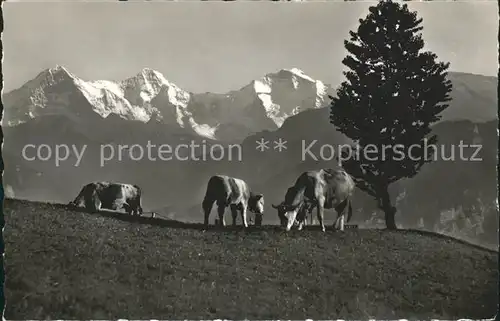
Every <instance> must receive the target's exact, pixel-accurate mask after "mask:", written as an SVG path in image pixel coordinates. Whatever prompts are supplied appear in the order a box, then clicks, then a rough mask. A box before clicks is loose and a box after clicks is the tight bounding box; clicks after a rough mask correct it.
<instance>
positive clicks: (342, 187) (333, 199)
mask: <svg viewBox="0 0 500 321" xmlns="http://www.w3.org/2000/svg"><path fill="white" fill-rule="evenodd" d="M354 187H355V183H354V181H353V179H352V177H351V176H350V175H349V174H348V173H347V172H345V171H344V170H334V169H330V168H326V169H320V170H313V171H307V172H304V173H302V174H301V175H300V176H299V177H298V178H297V181H296V182H295V185H294V186H292V187H290V188H289V189H288V191H287V193H286V195H285V200H284V201H283V202H281V204H279V205H274V204H273V205H272V206H273V208H275V209H277V210H278V217H279V219H280V222H281V225H282V226H283V227H285V229H286V231H290V229H291V227H292V225H293V224H294V222H295V221H296V220H297V221H298V223H299V229H301V228H302V225H303V221H304V220H305V213H306V210H305V209H308V210H310V211H312V208H313V207H316V209H317V213H318V221H319V224H320V225H321V230H322V231H323V232H324V231H325V230H326V229H325V225H324V221H323V211H324V209H325V208H326V209H331V208H334V209H335V210H336V211H337V219H336V220H335V223H334V228H337V225H338V224H340V230H341V231H343V230H344V214H343V212H344V209H345V208H346V206H348V207H349V211H348V217H347V221H349V220H350V219H351V216H352V206H351V200H350V196H351V195H352V193H353V191H354ZM304 204H305V205H304Z"/></svg>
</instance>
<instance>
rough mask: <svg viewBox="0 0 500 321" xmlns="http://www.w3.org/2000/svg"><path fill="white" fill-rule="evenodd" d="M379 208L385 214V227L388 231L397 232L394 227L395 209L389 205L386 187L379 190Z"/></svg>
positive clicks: (389, 198)
mask: <svg viewBox="0 0 500 321" xmlns="http://www.w3.org/2000/svg"><path fill="white" fill-rule="evenodd" d="M380 192H381V195H380V198H379V207H380V209H381V210H382V211H384V213H385V226H386V228H387V229H388V230H397V226H396V219H395V216H396V211H397V209H396V207H394V206H392V204H391V197H390V196H389V188H388V186H386V187H384V188H382V189H381V190H380Z"/></svg>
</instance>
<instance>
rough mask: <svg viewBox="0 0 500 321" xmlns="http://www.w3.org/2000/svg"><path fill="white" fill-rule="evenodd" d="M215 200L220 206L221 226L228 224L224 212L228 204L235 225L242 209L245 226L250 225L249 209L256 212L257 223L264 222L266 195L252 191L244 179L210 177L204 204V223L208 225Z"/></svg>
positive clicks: (219, 176)
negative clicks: (248, 218)
mask: <svg viewBox="0 0 500 321" xmlns="http://www.w3.org/2000/svg"><path fill="white" fill-rule="evenodd" d="M215 202H216V203H217V207H218V214H219V221H218V223H219V225H221V226H226V222H225V221H224V212H225V210H226V207H227V206H230V208H231V214H232V217H233V226H234V225H236V217H237V216H238V212H237V211H238V210H240V211H241V219H242V221H243V225H244V226H245V227H248V220H247V210H249V211H251V212H253V213H255V221H256V225H260V224H261V223H262V215H263V214H264V196H263V195H262V194H254V193H252V192H251V191H250V188H249V187H248V184H247V183H246V182H245V181H243V180H242V179H239V178H234V177H229V176H225V175H215V176H212V177H211V178H210V179H209V181H208V184H207V191H206V193H205V198H204V199H203V204H202V207H203V211H204V213H205V221H204V223H205V225H206V226H208V218H209V216H210V212H211V211H212V206H213V204H214V203H215Z"/></svg>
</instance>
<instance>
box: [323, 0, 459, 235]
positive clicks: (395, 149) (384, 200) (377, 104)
mask: <svg viewBox="0 0 500 321" xmlns="http://www.w3.org/2000/svg"><path fill="white" fill-rule="evenodd" d="M421 23H422V19H421V18H418V17H417V14H416V12H411V11H409V10H408V6H407V5H406V4H399V3H395V2H392V1H381V2H379V3H378V4H377V5H376V6H372V7H370V8H369V14H368V15H367V16H366V18H365V19H360V20H359V26H358V29H357V31H350V32H349V35H350V38H349V40H345V41H344V46H345V48H346V49H347V51H348V52H349V54H348V55H347V56H346V57H345V58H344V59H343V61H342V63H343V64H344V65H345V66H346V67H347V68H348V70H347V71H345V72H344V76H345V77H346V80H345V81H344V82H343V83H342V84H341V85H340V87H339V88H338V89H337V97H332V96H330V98H331V99H332V103H331V113H330V121H331V123H333V125H334V126H335V127H336V128H337V129H338V130H339V131H340V132H342V133H343V134H345V135H346V136H348V137H349V138H351V139H352V140H354V141H355V142H356V145H357V146H358V147H359V150H360V151H361V152H360V153H359V154H357V155H356V156H354V155H351V156H350V157H349V156H348V155H344V159H345V157H349V159H348V160H347V161H344V162H343V163H342V165H343V166H344V167H345V168H346V170H348V171H349V172H350V173H351V175H353V176H354V178H355V179H356V181H357V183H358V187H360V188H361V189H363V190H364V191H366V192H367V193H369V194H370V195H372V196H373V197H375V198H376V199H377V200H378V201H379V207H380V208H381V209H382V210H384V211H385V213H386V224H388V225H390V226H388V227H390V228H395V224H393V222H387V219H391V216H392V221H393V220H394V214H395V208H394V207H393V206H392V205H391V204H390V199H389V195H388V192H387V190H388V186H389V185H390V184H391V183H393V182H395V181H397V180H399V179H401V178H403V177H408V178H410V177H413V176H415V175H416V174H417V173H418V171H419V170H420V168H421V167H422V166H423V165H424V164H425V163H426V162H429V161H431V158H432V152H433V149H432V147H431V146H430V145H432V144H435V143H436V142H437V137H436V136H435V135H432V136H430V137H429V134H430V132H431V129H430V125H431V124H432V123H434V122H436V121H438V120H439V119H440V116H439V114H440V113H441V112H442V111H443V110H444V109H446V108H447V107H448V104H446V102H448V101H450V100H451V98H450V96H449V93H450V91H451V89H452V85H451V81H449V80H448V79H447V69H448V67H449V63H444V62H436V59H437V56H436V54H434V53H432V52H429V51H423V48H424V40H423V38H422V35H421V33H420V31H421V30H422V29H423V27H422V26H421ZM426 140H427V142H426ZM369 145H371V146H369ZM368 146H369V147H371V148H372V150H374V151H376V152H371V153H369V151H368V150H369V148H368ZM412 146H413V147H412ZM410 156H411V157H410ZM391 212H392V213H391Z"/></svg>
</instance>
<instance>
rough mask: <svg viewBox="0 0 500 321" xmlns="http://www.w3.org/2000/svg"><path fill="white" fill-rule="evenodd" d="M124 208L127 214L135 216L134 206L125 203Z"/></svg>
mask: <svg viewBox="0 0 500 321" xmlns="http://www.w3.org/2000/svg"><path fill="white" fill-rule="evenodd" d="M122 207H123V209H124V210H125V212H127V214H128V215H132V214H133V210H132V206H130V205H129V204H128V203H123V204H122Z"/></svg>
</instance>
